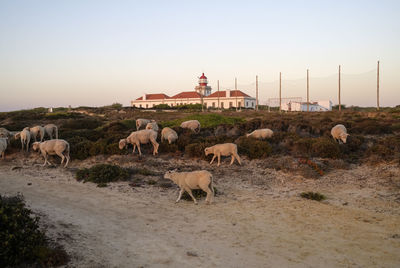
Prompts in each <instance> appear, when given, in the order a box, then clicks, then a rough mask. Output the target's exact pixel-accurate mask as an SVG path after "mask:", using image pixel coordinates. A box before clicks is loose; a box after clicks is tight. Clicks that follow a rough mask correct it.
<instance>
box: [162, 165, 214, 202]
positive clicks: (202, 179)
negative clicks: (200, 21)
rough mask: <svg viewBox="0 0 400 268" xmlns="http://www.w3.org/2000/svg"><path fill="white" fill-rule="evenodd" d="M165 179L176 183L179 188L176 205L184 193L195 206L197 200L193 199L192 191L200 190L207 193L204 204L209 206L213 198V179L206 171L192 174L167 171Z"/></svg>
mask: <svg viewBox="0 0 400 268" xmlns="http://www.w3.org/2000/svg"><path fill="white" fill-rule="evenodd" d="M164 178H165V179H170V180H171V181H173V182H174V183H176V184H177V185H178V186H179V188H180V191H179V196H178V199H176V203H178V202H179V200H181V197H182V194H183V193H184V192H185V191H186V192H187V193H188V194H189V195H190V196H191V197H192V199H193V201H194V203H195V204H196V205H197V200H196V198H194V196H193V193H192V190H193V189H202V190H203V191H204V192H206V193H207V197H206V202H207V203H208V204H211V202H212V199H213V198H214V187H213V177H212V175H211V173H210V172H208V171H206V170H199V171H192V172H175V171H167V173H165V175H164Z"/></svg>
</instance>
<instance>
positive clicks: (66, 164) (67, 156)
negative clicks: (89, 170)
mask: <svg viewBox="0 0 400 268" xmlns="http://www.w3.org/2000/svg"><path fill="white" fill-rule="evenodd" d="M65 157H66V158H67V161H66V163H65V166H64V167H65V168H66V167H67V166H68V163H69V159H70V158H69V154H68V155H66V156H65Z"/></svg>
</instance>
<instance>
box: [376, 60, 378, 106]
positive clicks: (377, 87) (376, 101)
mask: <svg viewBox="0 0 400 268" xmlns="http://www.w3.org/2000/svg"><path fill="white" fill-rule="evenodd" d="M376 109H377V110H378V111H379V60H378V70H377V77H376Z"/></svg>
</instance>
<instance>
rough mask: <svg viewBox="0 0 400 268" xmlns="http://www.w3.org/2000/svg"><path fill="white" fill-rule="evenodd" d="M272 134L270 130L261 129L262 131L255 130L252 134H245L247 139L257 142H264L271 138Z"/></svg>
mask: <svg viewBox="0 0 400 268" xmlns="http://www.w3.org/2000/svg"><path fill="white" fill-rule="evenodd" d="M273 134H274V132H273V131H272V130H270V129H269V128H263V129H256V130H254V131H253V132H251V133H249V134H246V137H247V138H249V137H250V138H255V139H259V140H264V139H268V138H271V137H272V135H273Z"/></svg>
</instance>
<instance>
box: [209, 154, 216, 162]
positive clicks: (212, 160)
mask: <svg viewBox="0 0 400 268" xmlns="http://www.w3.org/2000/svg"><path fill="white" fill-rule="evenodd" d="M216 156H217V155H216V154H214V155H213V158H212V159H211V162H210V165H211V164H212V163H213V162H214V159H215V157H216Z"/></svg>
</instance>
